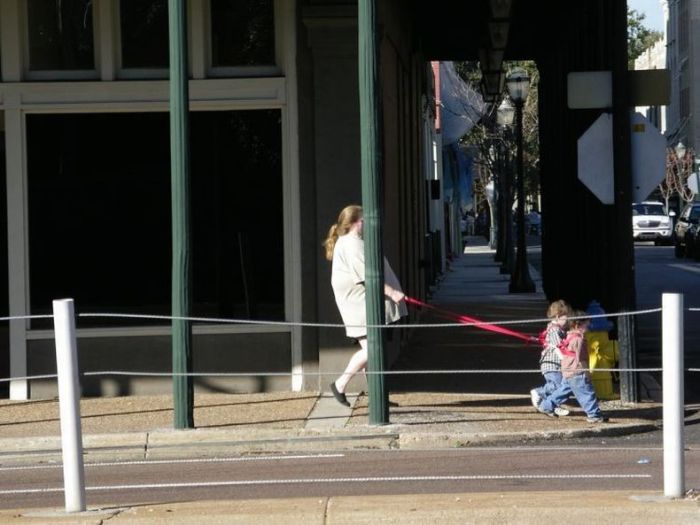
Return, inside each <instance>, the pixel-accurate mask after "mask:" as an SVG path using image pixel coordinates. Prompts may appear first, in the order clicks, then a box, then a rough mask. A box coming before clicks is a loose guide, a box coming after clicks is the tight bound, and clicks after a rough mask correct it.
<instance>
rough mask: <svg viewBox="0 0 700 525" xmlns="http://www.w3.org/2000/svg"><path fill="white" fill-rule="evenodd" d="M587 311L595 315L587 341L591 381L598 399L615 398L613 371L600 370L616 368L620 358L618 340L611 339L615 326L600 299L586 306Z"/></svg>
mask: <svg viewBox="0 0 700 525" xmlns="http://www.w3.org/2000/svg"><path fill="white" fill-rule="evenodd" d="M586 313H587V314H589V315H595V316H597V317H594V318H593V319H591V324H590V326H589V327H588V332H586V343H587V344H588V368H589V370H590V372H591V381H592V382H593V389H594V390H595V393H596V395H597V396H598V399H615V398H617V396H616V395H615V391H614V390H613V376H612V372H609V371H607V370H598V369H600V368H602V369H606V368H615V364H616V363H617V362H618V360H619V359H620V352H619V350H618V347H617V341H611V340H610V337H609V332H610V330H611V329H612V327H613V324H612V322H611V321H610V320H609V319H608V318H607V317H601V316H604V315H605V310H603V307H602V306H600V304H599V303H598V301H591V304H589V305H588V308H586Z"/></svg>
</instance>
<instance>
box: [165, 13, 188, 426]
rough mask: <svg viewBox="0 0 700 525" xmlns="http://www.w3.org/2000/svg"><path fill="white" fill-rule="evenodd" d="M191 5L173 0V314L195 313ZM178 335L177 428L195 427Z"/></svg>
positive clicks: (182, 333)
mask: <svg viewBox="0 0 700 525" xmlns="http://www.w3.org/2000/svg"><path fill="white" fill-rule="evenodd" d="M186 2H187V0H169V2H168V15H169V27H170V170H171V176H170V184H171V188H170V191H171V203H172V230H173V266H172V315H173V317H188V316H189V314H190V281H191V278H190V203H189V119H188V114H187V113H188V110H189V91H188V86H187V8H186ZM172 323H173V324H172V328H173V335H172V343H173V374H175V375H174V376H173V406H174V409H175V410H174V422H173V423H174V427H175V428H179V429H182V428H193V427H194V415H193V412H194V391H193V387H192V378H191V377H186V376H182V375H177V374H183V373H189V372H191V371H192V327H191V326H190V322H189V321H183V320H178V319H175V320H173V322H172Z"/></svg>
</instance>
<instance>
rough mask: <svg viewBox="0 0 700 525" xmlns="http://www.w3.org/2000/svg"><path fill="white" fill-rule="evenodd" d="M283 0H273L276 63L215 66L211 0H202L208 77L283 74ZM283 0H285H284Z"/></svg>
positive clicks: (205, 59)
mask: <svg viewBox="0 0 700 525" xmlns="http://www.w3.org/2000/svg"><path fill="white" fill-rule="evenodd" d="M280 1H281V0H272V10H273V14H272V23H273V25H274V35H275V49H274V57H275V58H274V60H275V63H274V64H271V65H264V66H262V65H261V66H214V65H213V64H212V57H213V54H214V53H213V51H212V36H213V33H212V26H211V0H203V1H202V11H203V13H202V18H203V23H204V53H205V57H204V62H205V67H206V76H207V77H208V78H240V77H274V76H280V75H282V74H283V73H282V69H281V67H280V61H281V59H282V50H281V48H280V41H281V39H282V38H283V35H282V25H283V23H282V20H281V11H282V10H281V9H280V5H279V3H280ZM282 1H283V0H282Z"/></svg>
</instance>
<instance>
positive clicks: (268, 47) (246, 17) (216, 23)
mask: <svg viewBox="0 0 700 525" xmlns="http://www.w3.org/2000/svg"><path fill="white" fill-rule="evenodd" d="M211 47H212V66H213V67H235V66H269V65H274V63H275V26H274V9H273V0H248V1H240V0H211Z"/></svg>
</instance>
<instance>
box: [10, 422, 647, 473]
mask: <svg viewBox="0 0 700 525" xmlns="http://www.w3.org/2000/svg"><path fill="white" fill-rule="evenodd" d="M658 428H660V424H658V423H642V424H639V423H632V424H619V425H616V424H608V425H605V426H599V427H593V428H582V429H569V430H549V431H548V430H545V431H537V432H498V433H479V432H473V433H444V432H442V433H440V432H401V431H400V429H397V428H396V427H393V428H392V427H391V426H388V427H385V428H382V429H380V430H377V431H372V430H371V429H368V430H367V431H365V432H363V433H357V432H356V431H352V432H349V431H347V430H345V429H342V430H339V431H335V432H324V433H319V432H314V431H308V430H307V431H305V430H300V431H294V432H289V431H282V432H280V431H275V430H274V429H273V430H268V431H264V432H260V431H258V432H230V431H217V430H206V431H203V432H200V431H198V430H192V431H171V432H164V431H156V432H151V433H144V432H134V433H123V434H93V435H87V436H84V441H83V442H84V454H85V457H86V459H89V460H95V461H100V460H107V459H117V458H126V457H128V458H130V459H134V458H136V459H142V460H148V459H157V458H167V457H173V456H175V457H205V456H217V455H222V454H233V453H237V454H246V453H247V454H260V453H273V452H297V451H319V450H368V449H375V450H418V449H427V448H430V449H450V448H462V447H469V446H488V445H490V444H504V443H509V442H532V441H538V440H552V439H578V438H586V437H610V436H623V435H629V434H635V433H640V432H648V431H651V430H657V429H658ZM181 432H182V433H181ZM0 450H2V452H0V464H10V463H23V462H27V461H36V460H39V459H40V460H41V461H42V462H53V461H56V459H54V458H56V457H57V458H58V459H60V456H61V448H60V438H59V437H43V438H33V439H3V440H0Z"/></svg>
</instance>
